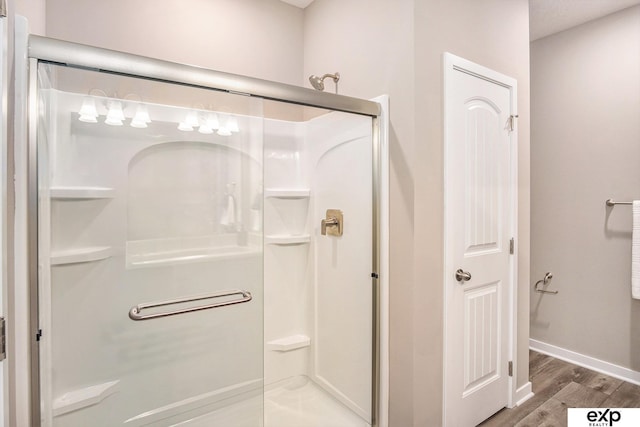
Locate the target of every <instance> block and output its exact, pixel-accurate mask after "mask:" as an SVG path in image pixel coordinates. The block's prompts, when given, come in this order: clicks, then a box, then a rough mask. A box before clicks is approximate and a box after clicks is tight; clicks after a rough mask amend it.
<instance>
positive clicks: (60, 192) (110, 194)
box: [50, 187, 116, 200]
mask: <svg viewBox="0 0 640 427" xmlns="http://www.w3.org/2000/svg"><path fill="white" fill-rule="evenodd" d="M50 194H51V198H52V199H58V200H83V199H113V198H114V197H115V194H116V191H115V190H114V189H113V188H107V187H52V188H51V190H50Z"/></svg>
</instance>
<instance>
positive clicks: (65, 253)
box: [51, 246, 113, 265]
mask: <svg viewBox="0 0 640 427" xmlns="http://www.w3.org/2000/svg"><path fill="white" fill-rule="evenodd" d="M112 253H113V251H112V249H111V246H90V247H84V248H76V249H66V250H62V251H53V252H52V253H51V265H65V264H77V263H80V262H92V261H100V260H103V259H107V258H109V257H111V255H112Z"/></svg>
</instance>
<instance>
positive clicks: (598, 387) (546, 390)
mask: <svg viewBox="0 0 640 427" xmlns="http://www.w3.org/2000/svg"><path fill="white" fill-rule="evenodd" d="M529 378H530V380H531V384H532V386H533V393H534V394H535V396H533V397H532V398H531V399H529V400H527V401H526V402H525V403H523V404H522V405H520V406H518V407H516V408H513V409H503V410H502V411H500V412H498V413H496V414H495V415H494V416H492V417H491V418H489V419H488V420H486V421H485V422H483V423H482V424H480V426H482V427H565V426H566V425H567V408H640V386H637V385H634V384H631V383H628V382H625V381H622V380H618V379H616V378H613V377H610V376H608V375H603V374H600V373H598V372H594V371H591V370H589V369H586V368H582V367H580V366H577V365H573V364H571V363H568V362H564V361H562V360H558V359H555V358H553V357H551V356H547V355H544V354H541V353H536V352H535V351H530V352H529Z"/></svg>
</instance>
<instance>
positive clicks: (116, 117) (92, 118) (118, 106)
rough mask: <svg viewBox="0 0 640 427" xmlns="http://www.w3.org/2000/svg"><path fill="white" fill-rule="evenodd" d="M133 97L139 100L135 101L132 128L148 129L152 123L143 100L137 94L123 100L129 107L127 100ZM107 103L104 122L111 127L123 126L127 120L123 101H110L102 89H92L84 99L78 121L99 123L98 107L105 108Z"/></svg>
mask: <svg viewBox="0 0 640 427" xmlns="http://www.w3.org/2000/svg"><path fill="white" fill-rule="evenodd" d="M94 92H98V93H99V96H100V98H96V95H94ZM131 96H134V97H136V98H137V100H136V101H134V102H136V104H135V105H136V109H135V114H134V115H133V118H132V119H131V123H130V124H131V127H134V128H146V127H147V126H148V124H149V123H151V118H150V117H149V111H148V110H147V106H146V105H145V104H143V103H142V99H141V98H140V96H138V95H136V94H129V95H127V96H125V97H124V98H123V100H124V101H125V105H127V102H126V100H127V98H129V97H131ZM105 102H106V104H107V117H106V119H105V121H104V122H105V123H106V124H108V125H110V126H122V125H123V122H124V121H125V120H126V117H125V114H124V111H123V101H122V100H119V99H109V98H108V97H107V94H106V93H105V92H104V91H102V90H100V89H91V90H90V91H89V94H88V95H87V96H85V97H84V98H83V100H82V106H81V107H80V111H78V120H80V121H81V122H85V123H98V117H99V113H98V107H100V108H104V107H105V104H104V103H105Z"/></svg>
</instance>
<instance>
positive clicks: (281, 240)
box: [264, 234, 311, 245]
mask: <svg viewBox="0 0 640 427" xmlns="http://www.w3.org/2000/svg"><path fill="white" fill-rule="evenodd" d="M310 241H311V236H310V235H308V234H301V235H299V236H292V235H288V234H284V235H283V234H278V235H276V234H271V235H267V236H264V242H265V243H266V244H267V245H303V244H305V243H309V242H310Z"/></svg>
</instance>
